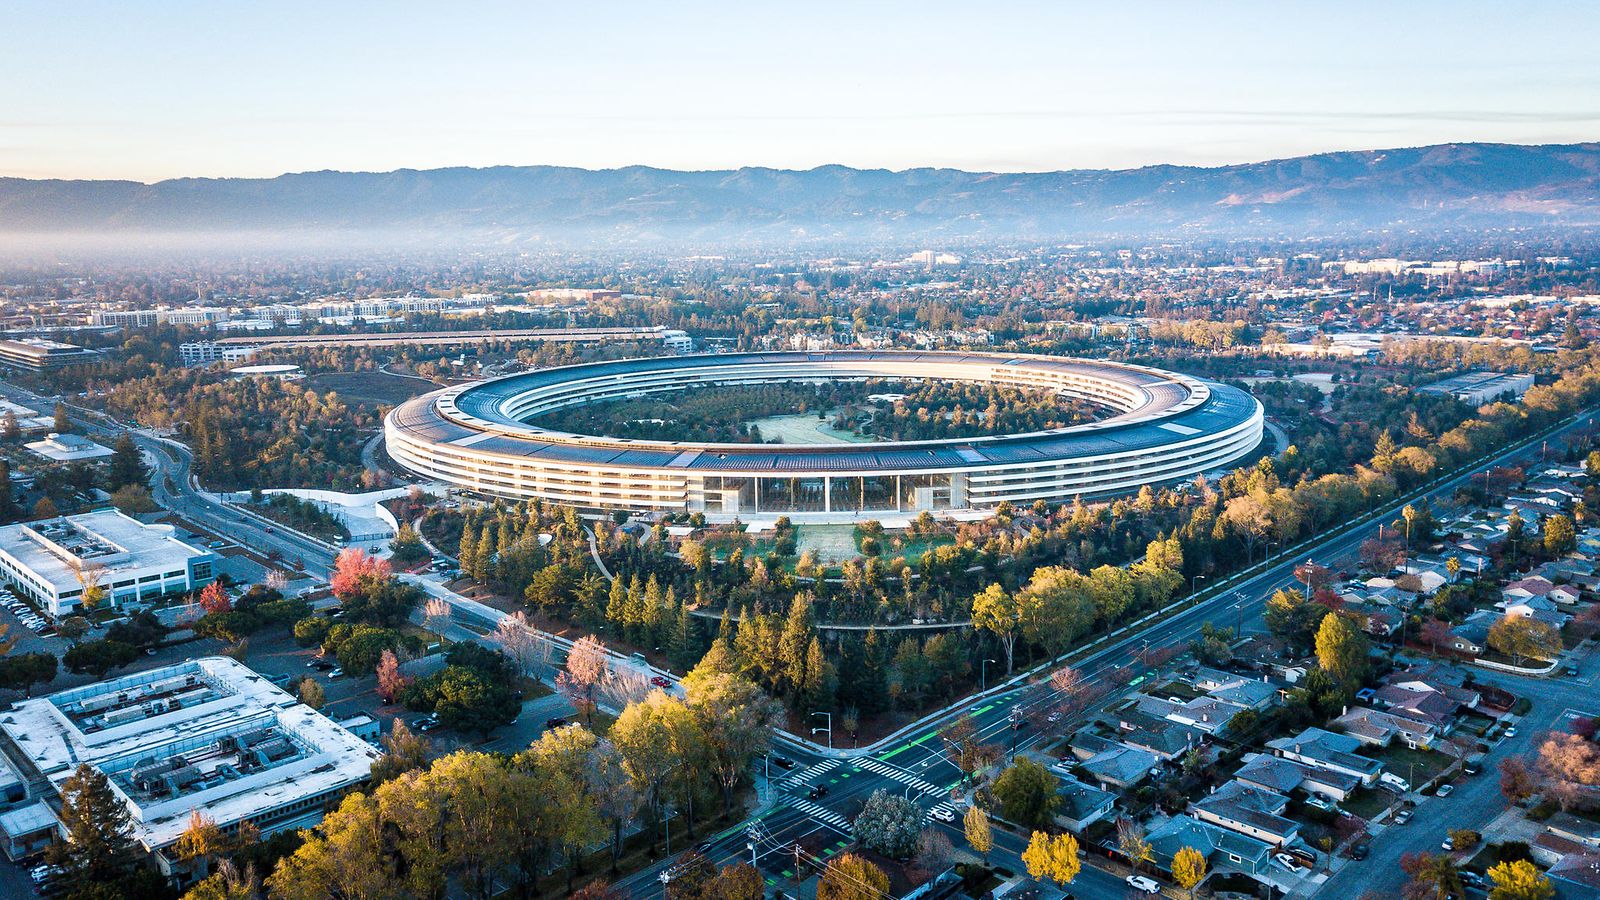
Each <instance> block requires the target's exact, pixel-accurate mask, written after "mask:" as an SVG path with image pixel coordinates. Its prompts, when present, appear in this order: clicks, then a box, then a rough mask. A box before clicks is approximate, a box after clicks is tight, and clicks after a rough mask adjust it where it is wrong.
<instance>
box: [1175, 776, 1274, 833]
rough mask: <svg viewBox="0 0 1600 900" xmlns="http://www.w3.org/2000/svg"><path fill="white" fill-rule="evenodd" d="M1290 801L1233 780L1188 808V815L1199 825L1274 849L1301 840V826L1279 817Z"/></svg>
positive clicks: (1272, 792) (1271, 792)
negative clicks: (1241, 835) (1273, 847)
mask: <svg viewBox="0 0 1600 900" xmlns="http://www.w3.org/2000/svg"><path fill="white" fill-rule="evenodd" d="M1288 805H1289V798H1288V797H1285V796H1284V795H1282V794H1279V793H1277V792H1276V791H1267V790H1262V789H1261V788H1259V787H1255V786H1253V785H1249V784H1245V783H1243V782H1241V781H1238V780H1234V781H1230V782H1228V783H1227V784H1224V785H1223V786H1222V787H1219V788H1217V789H1216V790H1214V791H1212V792H1211V793H1210V794H1208V795H1206V796H1205V797H1203V798H1201V799H1200V800H1199V801H1198V802H1195V803H1192V804H1190V805H1189V813H1190V815H1192V816H1194V817H1195V818H1197V819H1199V820H1200V821H1202V822H1210V823H1212V824H1213V825H1221V826H1222V827H1223V828H1227V829H1229V830H1231V831H1237V832H1239V833H1240V834H1243V835H1247V836H1249V837H1253V838H1255V839H1256V840H1258V841H1266V842H1267V843H1269V844H1272V845H1274V846H1277V847H1282V846H1284V845H1285V844H1288V843H1291V842H1292V841H1294V839H1295V838H1297V837H1299V836H1300V823H1298V822H1296V821H1294V820H1293V819H1288V818H1284V816H1283V815H1282V813H1283V811H1284V809H1285V808H1287V807H1288Z"/></svg>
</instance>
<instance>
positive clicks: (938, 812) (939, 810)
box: [928, 806, 956, 822]
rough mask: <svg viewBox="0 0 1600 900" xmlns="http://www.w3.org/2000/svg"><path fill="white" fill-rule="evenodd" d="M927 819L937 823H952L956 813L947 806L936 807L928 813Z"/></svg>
mask: <svg viewBox="0 0 1600 900" xmlns="http://www.w3.org/2000/svg"><path fill="white" fill-rule="evenodd" d="M928 818H930V819H934V820H936V821H939V822H954V821H955V820H956V813H955V810H953V809H951V808H950V807H948V806H938V807H935V808H933V809H932V810H930V811H929V812H928Z"/></svg>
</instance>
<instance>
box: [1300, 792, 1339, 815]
mask: <svg viewBox="0 0 1600 900" xmlns="http://www.w3.org/2000/svg"><path fill="white" fill-rule="evenodd" d="M1306 805H1307V806H1309V807H1311V808H1312V809H1320V810H1322V811H1323V812H1333V804H1332V803H1330V802H1329V801H1328V798H1326V797H1324V796H1322V795H1321V794H1312V795H1311V796H1309V797H1307V798H1306Z"/></svg>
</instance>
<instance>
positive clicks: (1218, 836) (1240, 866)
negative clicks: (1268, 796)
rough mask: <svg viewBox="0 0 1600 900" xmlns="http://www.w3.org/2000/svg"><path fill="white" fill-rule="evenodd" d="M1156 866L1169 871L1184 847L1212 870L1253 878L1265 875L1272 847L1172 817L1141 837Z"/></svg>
mask: <svg viewBox="0 0 1600 900" xmlns="http://www.w3.org/2000/svg"><path fill="white" fill-rule="evenodd" d="M1145 840H1146V841H1148V842H1149V844H1150V854H1151V856H1152V857H1154V861H1155V863H1156V865H1158V866H1160V867H1162V868H1164V869H1171V868H1172V860H1173V857H1175V856H1177V855H1178V851H1179V850H1182V849H1183V848H1184V847H1193V848H1195V849H1196V850H1199V851H1200V852H1201V853H1202V854H1204V855H1205V858H1206V862H1207V863H1208V864H1209V865H1210V867H1211V868H1213V869H1234V870H1237V871H1242V872H1247V873H1249V874H1252V875H1255V874H1259V873H1262V872H1265V871H1267V867H1268V866H1269V865H1270V864H1271V861H1272V845H1271V844H1269V843H1267V842H1265V841H1258V840H1256V839H1255V838H1252V837H1249V836H1246V835H1243V834H1240V833H1239V832H1237V831H1230V830H1228V829H1226V828H1222V827H1220V826H1217V825H1212V824H1210V823H1209V822H1202V821H1200V820H1199V819H1195V818H1193V817H1191V816H1187V815H1178V816H1173V817H1172V818H1170V819H1168V820H1167V821H1165V822H1163V823H1161V824H1160V825H1158V826H1156V827H1155V828H1154V829H1153V830H1152V831H1150V832H1149V833H1148V834H1146V835H1145Z"/></svg>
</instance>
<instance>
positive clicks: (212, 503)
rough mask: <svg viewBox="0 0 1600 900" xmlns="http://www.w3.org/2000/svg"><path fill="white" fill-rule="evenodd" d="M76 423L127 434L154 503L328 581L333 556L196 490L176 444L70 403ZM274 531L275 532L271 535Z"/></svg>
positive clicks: (19, 391)
mask: <svg viewBox="0 0 1600 900" xmlns="http://www.w3.org/2000/svg"><path fill="white" fill-rule="evenodd" d="M0 395H3V396H5V397H7V398H9V399H12V400H15V401H17V402H19V403H24V404H27V405H30V406H33V407H34V408H36V409H44V410H47V409H51V408H53V407H54V406H55V403H56V401H55V400H54V399H53V398H49V397H41V396H39V395H38V394H35V393H33V392H32V391H28V390H25V389H23V388H20V387H17V386H16V385H14V384H10V383H8V382H0ZM67 409H68V412H69V413H70V415H71V417H72V421H73V424H75V425H77V426H79V427H80V428H82V429H83V430H84V431H85V432H86V433H87V434H89V435H91V436H94V437H99V438H101V439H103V440H108V441H109V440H113V439H115V438H116V437H117V435H119V434H121V433H122V432H124V431H126V432H128V433H129V434H130V435H132V436H133V440H134V443H135V444H137V445H138V446H139V448H140V449H141V450H144V451H145V455H146V457H147V458H149V459H150V460H151V461H152V462H153V463H154V468H153V470H152V472H151V479H150V481H151V496H152V497H154V498H155V501H156V502H157V503H159V504H161V505H162V506H164V507H166V508H167V509H170V510H172V511H173V512H175V513H177V514H178V515H180V516H183V517H184V518H186V519H189V520H190V521H192V522H194V523H195V524H196V525H198V526H200V527H201V528H203V529H205V530H207V531H209V532H211V533H213V534H216V535H218V536H219V537H222V538H226V539H228V540H231V541H234V542H237V543H239V544H241V545H243V546H245V547H248V548H250V549H252V550H255V551H257V552H259V553H268V552H271V551H276V552H277V553H278V554H279V555H280V556H282V557H283V558H284V559H285V560H289V561H298V562H299V563H300V564H301V565H303V566H304V567H305V569H306V571H307V572H309V573H310V574H312V575H315V576H317V577H320V578H326V577H327V575H328V573H329V572H330V571H331V570H332V568H333V558H334V555H335V554H334V553H332V552H331V551H329V550H328V549H327V548H325V547H323V546H322V545H321V544H318V543H316V542H314V541H311V540H309V539H307V538H305V537H304V536H303V535H300V534H298V533H297V532H294V531H292V530H290V529H288V528H278V527H276V526H265V525H262V524H261V523H260V522H258V521H257V520H255V519H252V518H250V517H248V516H245V515H244V514H242V513H240V512H238V511H237V510H234V509H230V508H228V507H227V506H224V505H223V504H221V503H218V502H217V501H216V500H213V499H212V498H211V497H210V496H208V495H206V494H205V493H203V492H201V491H198V490H196V489H195V487H194V483H193V481H192V480H191V479H190V475H191V474H192V473H191V469H192V466H193V464H194V456H193V454H192V453H190V451H189V448H188V447H185V446H184V445H183V444H181V443H179V442H177V441H169V440H163V439H160V438H157V437H154V436H152V435H150V434H149V433H148V432H145V431H142V430H140V429H138V428H136V427H133V426H129V425H125V424H123V423H121V422H118V421H116V420H115V419H113V418H111V417H110V416H107V415H105V414H104V413H101V412H99V411H97V410H92V409H87V408H84V407H80V406H76V405H72V404H68V407H67ZM268 527H271V529H272V530H271V531H268V530H267V529H268Z"/></svg>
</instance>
